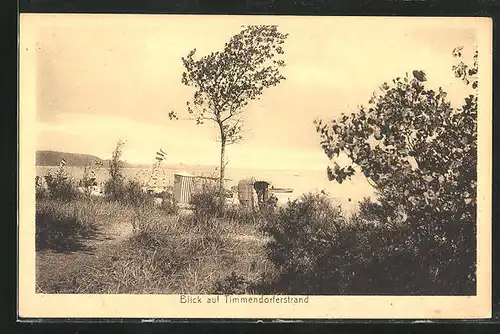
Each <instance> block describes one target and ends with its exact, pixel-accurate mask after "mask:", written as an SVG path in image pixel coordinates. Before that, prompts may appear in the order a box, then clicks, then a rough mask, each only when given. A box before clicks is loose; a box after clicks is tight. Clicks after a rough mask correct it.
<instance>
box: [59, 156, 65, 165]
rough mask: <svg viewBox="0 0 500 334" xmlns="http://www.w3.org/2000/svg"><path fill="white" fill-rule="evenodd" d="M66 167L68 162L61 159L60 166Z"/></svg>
mask: <svg viewBox="0 0 500 334" xmlns="http://www.w3.org/2000/svg"><path fill="white" fill-rule="evenodd" d="M65 165H66V160H65V159H64V158H63V159H61V162H60V163H59V166H65Z"/></svg>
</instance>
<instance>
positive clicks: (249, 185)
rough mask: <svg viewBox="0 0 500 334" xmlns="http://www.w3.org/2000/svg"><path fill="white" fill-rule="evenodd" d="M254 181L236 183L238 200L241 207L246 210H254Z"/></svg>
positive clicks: (245, 180)
mask: <svg viewBox="0 0 500 334" xmlns="http://www.w3.org/2000/svg"><path fill="white" fill-rule="evenodd" d="M254 183H255V179H254V178H253V177H252V178H248V179H243V180H240V182H238V200H239V202H240V204H241V205H243V206H244V207H247V208H255V206H256V205H257V202H258V200H257V198H256V197H257V193H256V191H255V188H254Z"/></svg>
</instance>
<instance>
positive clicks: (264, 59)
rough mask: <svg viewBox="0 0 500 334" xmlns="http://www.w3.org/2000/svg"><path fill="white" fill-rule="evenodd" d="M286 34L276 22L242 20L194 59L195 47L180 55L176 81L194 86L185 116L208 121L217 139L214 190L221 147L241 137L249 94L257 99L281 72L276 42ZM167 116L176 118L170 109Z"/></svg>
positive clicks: (275, 80) (280, 48) (281, 61)
mask: <svg viewBox="0 0 500 334" xmlns="http://www.w3.org/2000/svg"><path fill="white" fill-rule="evenodd" d="M286 38H287V34H282V33H280V32H279V31H278V29H277V27H276V26H270V25H258V26H247V27H245V28H244V29H243V30H242V31H241V32H240V33H238V34H236V35H234V36H233V37H231V39H230V40H229V42H227V43H226V44H225V46H224V48H223V49H222V50H221V51H217V52H212V53H210V54H209V55H206V56H203V57H201V58H200V59H198V60H196V59H195V58H194V57H195V54H196V49H193V50H192V51H190V52H189V54H188V55H187V56H186V57H183V58H182V63H183V65H184V67H185V69H186V71H185V72H184V73H183V75H182V83H183V84H184V85H186V86H192V87H195V88H196V91H195V92H194V95H193V99H192V101H188V102H187V110H188V113H189V114H190V117H191V118H192V119H194V120H196V123H197V124H203V123H204V122H205V121H212V122H214V123H215V124H216V125H217V128H218V130H219V139H220V142H221V164H220V191H222V190H223V182H224V168H225V162H224V161H225V160H224V159H225V158H224V155H225V147H226V145H227V144H232V143H236V142H238V141H240V140H241V139H242V136H241V131H242V127H243V118H242V116H243V112H244V110H245V107H246V106H247V105H248V103H249V102H250V101H251V100H255V99H259V98H260V96H261V95H262V94H263V92H264V90H265V89H266V88H269V87H271V86H275V85H277V84H278V83H280V82H281V81H282V80H284V79H285V77H284V76H283V75H282V74H281V72H280V68H282V67H284V66H285V62H284V61H283V60H282V59H280V56H281V55H283V53H284V50H283V48H282V44H283V43H284V42H285V39H286ZM169 117H170V119H178V118H179V117H178V116H177V114H176V113H175V112H173V111H172V112H170V113H169Z"/></svg>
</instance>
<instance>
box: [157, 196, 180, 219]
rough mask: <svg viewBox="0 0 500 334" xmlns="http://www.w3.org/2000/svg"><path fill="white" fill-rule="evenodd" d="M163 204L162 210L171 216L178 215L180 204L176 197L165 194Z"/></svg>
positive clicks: (162, 197)
mask: <svg viewBox="0 0 500 334" xmlns="http://www.w3.org/2000/svg"><path fill="white" fill-rule="evenodd" d="M161 199H162V202H161V205H160V208H161V209H162V210H164V211H165V212H166V213H167V214H169V215H176V214H178V213H179V203H178V202H177V200H176V199H175V197H174V195H173V194H172V193H170V192H165V193H163V195H162V196H161Z"/></svg>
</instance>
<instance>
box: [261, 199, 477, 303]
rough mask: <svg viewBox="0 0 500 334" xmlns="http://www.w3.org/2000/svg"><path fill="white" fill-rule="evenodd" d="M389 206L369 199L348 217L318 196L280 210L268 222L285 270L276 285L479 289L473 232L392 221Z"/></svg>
mask: <svg viewBox="0 0 500 334" xmlns="http://www.w3.org/2000/svg"><path fill="white" fill-rule="evenodd" d="M381 209H382V208H381V207H380V205H379V204H375V203H372V204H369V203H368V202H367V201H365V202H363V203H362V205H361V210H360V212H359V213H357V214H355V215H353V217H352V218H351V219H350V220H349V221H347V220H345V219H344V218H343V217H342V216H341V215H340V212H339V210H338V209H336V208H335V207H334V206H333V205H332V203H331V202H330V200H329V199H328V198H327V197H325V196H321V195H314V194H309V195H305V196H303V197H301V198H300V199H298V200H295V201H293V202H289V203H288V204H287V205H286V206H284V207H283V208H280V209H279V210H278V212H277V214H276V218H275V219H274V221H270V222H269V224H267V225H265V230H266V231H267V232H268V233H269V234H270V235H271V236H272V237H273V240H272V241H271V242H270V243H269V244H268V246H267V254H268V257H269V259H270V260H271V261H272V262H273V263H274V265H275V266H276V268H277V272H278V275H277V277H274V278H273V280H274V283H273V285H272V287H271V289H273V290H278V292H283V293H290V294H329V295H330V294H354V295H360V294H361V295H366V294H393V295H437V294H446V295H450V294H451V295H456V294H474V292H475V288H474V287H475V284H474V282H475V281H474V279H475V277H473V276H472V275H471V274H470V273H471V272H473V270H472V269H471V268H470V266H473V265H474V259H473V257H472V255H471V254H475V253H474V251H473V250H469V251H467V250H466V249H465V248H467V246H471V245H473V243H474V241H473V240H470V241H467V240H464V239H466V238H467V236H473V235H474V233H473V232H472V231H469V232H468V233H467V231H466V226H465V227H463V228H460V226H461V225H462V224H461V223H460V222H447V223H446V224H445V225H448V226H453V227H454V228H455V229H456V230H457V231H462V233H463V234H464V237H462V238H461V239H456V238H454V237H452V236H454V235H457V233H449V234H448V235H447V237H444V238H443V237H441V235H440V234H439V233H438V232H439V231H438V230H436V229H435V227H434V226H433V225H430V226H428V227H429V228H430V229H432V230H433V233H434V235H431V234H427V232H424V231H423V232H419V231H416V230H415V229H414V228H413V226H414V224H413V223H412V222H411V221H408V220H407V221H406V222H405V224H397V223H394V222H392V223H387V222H384V221H382V219H381V216H379V214H380V213H383V210H382V211H380V210H381ZM379 211H380V212H379ZM429 224H430V223H429ZM471 225H472V224H471ZM472 226H473V225H472ZM448 229H451V227H448ZM471 239H473V238H471ZM460 255H462V257H460Z"/></svg>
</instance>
